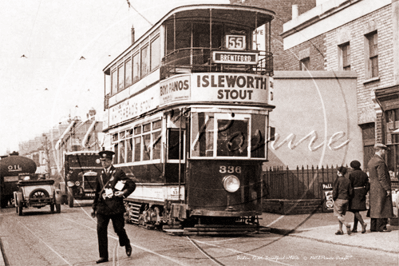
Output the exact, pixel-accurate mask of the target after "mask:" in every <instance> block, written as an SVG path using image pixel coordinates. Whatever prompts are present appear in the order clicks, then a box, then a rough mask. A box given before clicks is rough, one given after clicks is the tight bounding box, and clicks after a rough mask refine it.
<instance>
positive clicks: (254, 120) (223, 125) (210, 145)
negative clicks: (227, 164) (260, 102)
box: [191, 112, 267, 159]
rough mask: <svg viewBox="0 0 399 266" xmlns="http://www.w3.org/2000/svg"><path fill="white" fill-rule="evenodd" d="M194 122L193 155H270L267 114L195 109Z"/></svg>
mask: <svg viewBox="0 0 399 266" xmlns="http://www.w3.org/2000/svg"><path fill="white" fill-rule="evenodd" d="M191 121H192V134H191V155H192V157H234V158H237V157H239V158H259V159H262V158H266V146H265V141H266V121H267V120H266V116H265V115H260V114H259V115H258V114H234V113H205V112H204V113H194V112H193V113H192V120H191ZM215 129H217V130H215ZM215 131H216V134H215ZM215 138H216V139H215Z"/></svg>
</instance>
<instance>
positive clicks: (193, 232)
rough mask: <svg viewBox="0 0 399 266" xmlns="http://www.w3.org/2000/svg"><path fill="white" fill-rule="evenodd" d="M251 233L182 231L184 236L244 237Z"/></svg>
mask: <svg viewBox="0 0 399 266" xmlns="http://www.w3.org/2000/svg"><path fill="white" fill-rule="evenodd" d="M250 233H252V232H249V231H230V232H223V231H222V232H221V231H215V232H207V231H205V232H203V231H202V232H201V231H186V230H184V235H214V236H216V235H246V234H250Z"/></svg>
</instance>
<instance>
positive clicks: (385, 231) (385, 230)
mask: <svg viewBox="0 0 399 266" xmlns="http://www.w3.org/2000/svg"><path fill="white" fill-rule="evenodd" d="M391 231H392V230H389V229H382V230H378V232H380V233H389V232H391Z"/></svg>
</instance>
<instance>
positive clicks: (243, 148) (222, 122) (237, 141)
mask: <svg viewBox="0 0 399 266" xmlns="http://www.w3.org/2000/svg"><path fill="white" fill-rule="evenodd" d="M217 129H218V136H217V156H223V157H224V156H243V157H247V156H248V119H245V120H235V119H218V120H217Z"/></svg>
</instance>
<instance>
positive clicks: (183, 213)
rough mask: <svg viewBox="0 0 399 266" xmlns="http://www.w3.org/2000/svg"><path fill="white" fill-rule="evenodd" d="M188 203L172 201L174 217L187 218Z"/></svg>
mask: <svg viewBox="0 0 399 266" xmlns="http://www.w3.org/2000/svg"><path fill="white" fill-rule="evenodd" d="M187 211H188V205H187V204H180V203H172V217H174V218H179V219H187Z"/></svg>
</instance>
